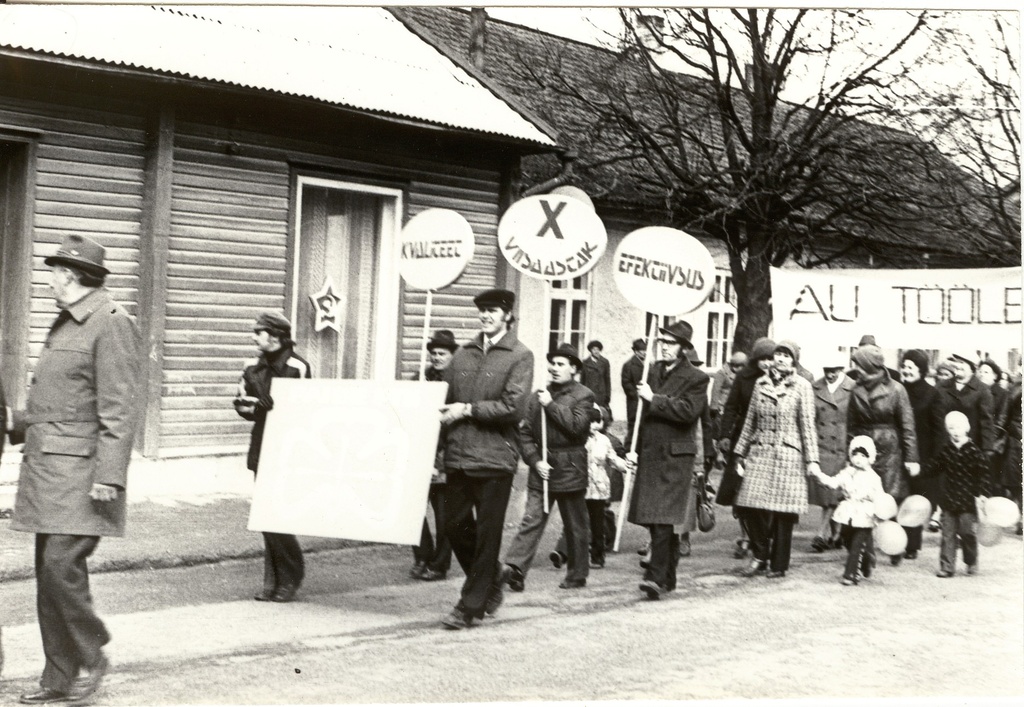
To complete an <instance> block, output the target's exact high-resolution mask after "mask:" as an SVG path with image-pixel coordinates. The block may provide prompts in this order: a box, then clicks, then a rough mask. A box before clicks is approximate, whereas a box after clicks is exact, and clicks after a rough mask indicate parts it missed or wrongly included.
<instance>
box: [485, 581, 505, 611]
mask: <svg viewBox="0 0 1024 707" xmlns="http://www.w3.org/2000/svg"><path fill="white" fill-rule="evenodd" d="M504 601H505V592H504V590H502V588H501V587H495V586H492V587H491V594H490V596H488V597H487V603H486V604H484V613H485V614H487V615H488V616H494V615H495V614H496V613H498V609H499V608H500V607H501V605H502V603H504Z"/></svg>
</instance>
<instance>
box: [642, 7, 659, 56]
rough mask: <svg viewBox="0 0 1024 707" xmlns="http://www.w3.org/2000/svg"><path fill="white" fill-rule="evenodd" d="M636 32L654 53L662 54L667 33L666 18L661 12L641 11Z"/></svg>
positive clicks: (643, 43) (644, 44) (645, 46)
mask: <svg viewBox="0 0 1024 707" xmlns="http://www.w3.org/2000/svg"><path fill="white" fill-rule="evenodd" d="M636 19H637V22H636V34H637V37H638V38H639V39H640V43H641V44H642V45H643V46H644V48H645V49H646V50H647V51H649V52H651V53H652V54H661V53H662V52H664V51H665V49H664V48H663V47H662V46H661V43H662V42H663V41H664V35H665V18H664V16H662V15H660V14H654V13H652V12H644V11H640V12H638V13H637V16H636Z"/></svg>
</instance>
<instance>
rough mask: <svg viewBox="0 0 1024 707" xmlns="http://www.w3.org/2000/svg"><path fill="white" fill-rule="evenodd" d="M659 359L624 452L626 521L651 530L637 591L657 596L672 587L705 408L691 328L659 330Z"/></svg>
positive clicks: (704, 381)
mask: <svg viewBox="0 0 1024 707" xmlns="http://www.w3.org/2000/svg"><path fill="white" fill-rule="evenodd" d="M660 333H661V337H660V338H659V343H660V345H661V358H662V360H661V361H658V362H657V363H655V364H654V365H653V366H651V370H650V373H649V375H648V377H647V381H646V382H645V383H642V384H641V385H640V386H639V389H638V391H637V392H638V394H639V396H640V398H641V399H642V400H643V401H644V402H645V404H644V407H643V412H642V413H641V414H642V417H641V421H640V435H639V437H638V439H637V452H635V453H634V452H631V453H629V454H628V455H627V461H628V462H629V463H630V465H631V466H633V467H635V468H636V486H635V488H634V490H633V495H632V498H631V499H630V505H629V516H628V519H629V522H630V523H635V524H637V525H643V526H646V527H647V529H648V530H649V531H650V533H651V557H650V561H649V563H648V567H647V570H646V574H645V575H644V580H643V581H642V582H641V583H640V590H641V591H642V592H644V594H646V595H647V597H648V598H649V599H660V598H661V596H662V595H663V594H664V593H665V592H669V591H672V590H673V589H675V587H676V566H677V564H678V562H679V536H677V535H676V534H675V530H674V527H673V526H675V525H682V524H683V522H684V521H685V520H686V518H685V516H686V495H687V490H688V489H689V488H690V487H691V485H692V483H693V466H694V464H695V463H697V462H698V460H697V447H698V445H697V423H698V421H699V420H700V419H701V415H702V413H703V412H704V410H705V409H706V407H707V402H708V398H707V395H708V383H709V382H710V378H709V377H708V374H707V373H704V372H703V371H701V370H700V369H698V368H696V367H695V366H694V365H693V364H691V363H690V360H689V358H688V357H687V352H688V351H689V350H690V349H692V348H693V344H692V343H691V338H692V337H693V327H691V326H690V325H689V324H688V323H686V322H684V321H678V322H675V323H674V324H672V325H671V326H669V327H666V328H662V329H660Z"/></svg>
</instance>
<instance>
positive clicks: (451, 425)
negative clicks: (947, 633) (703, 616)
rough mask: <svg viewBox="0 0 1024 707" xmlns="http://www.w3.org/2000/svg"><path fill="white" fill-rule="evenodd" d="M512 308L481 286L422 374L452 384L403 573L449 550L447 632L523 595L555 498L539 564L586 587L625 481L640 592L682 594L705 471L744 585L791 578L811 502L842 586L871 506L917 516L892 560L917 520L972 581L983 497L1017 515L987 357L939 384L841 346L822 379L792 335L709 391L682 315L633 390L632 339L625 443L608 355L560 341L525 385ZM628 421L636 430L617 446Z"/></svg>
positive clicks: (906, 556)
mask: <svg viewBox="0 0 1024 707" xmlns="http://www.w3.org/2000/svg"><path fill="white" fill-rule="evenodd" d="M514 301H515V298H514V294H513V293H512V292H509V291H506V290H489V291H486V292H483V293H481V294H480V295H478V296H477V298H476V300H475V302H476V304H477V307H478V308H479V311H480V321H481V332H480V334H478V335H477V336H476V337H474V338H473V339H472V340H471V341H470V342H468V343H466V344H464V345H462V346H459V345H458V344H457V342H455V340H454V337H453V336H452V334H451V332H448V331H439V332H437V334H436V335H435V336H434V338H433V339H431V341H430V342H429V343H428V344H427V348H428V350H429V352H430V354H431V361H432V364H433V365H432V370H431V371H430V372H429V373H428V376H427V377H428V379H434V380H445V381H447V382H448V383H449V386H450V388H449V392H448V404H447V405H445V407H444V408H443V410H442V423H443V424H442V432H441V439H440V443H439V452H438V459H437V473H436V474H435V477H434V480H433V481H434V484H433V485H432V488H431V496H430V499H431V505H432V506H433V508H434V510H435V514H436V516H435V527H436V530H437V538H436V539H435V538H433V537H432V536H431V533H430V529H429V525H428V523H427V521H426V520H424V530H423V542H422V543H421V545H420V546H419V547H417V548H415V549H414V559H415V564H414V566H413V568H412V570H411V572H410V574H411V576H413V577H415V578H418V579H423V580H426V581H432V580H437V579H443V578H444V577H445V576H446V575H447V570H448V567H449V565H450V551H449V550H448V549H447V548H448V547H451V548H454V550H455V554H456V558H457V560H458V562H459V564H460V565H461V566H462V568H463V570H464V571H465V572H466V581H465V583H464V585H463V589H462V593H461V596H460V599H459V601H458V602H457V604H456V605H455V607H454V608H453V609H452V611H451V613H450V614H449V615H448V616H447V617H446V618H445V619H444V621H443V623H444V625H445V626H446V627H447V628H450V629H461V628H465V627H468V626H471V625H472V624H473V622H474V621H478V620H480V619H481V618H482V617H483V616H485V615H487V614H493V613H494V612H495V611H497V609H498V607H499V606H500V605H501V603H502V601H503V599H504V591H503V590H504V587H505V586H507V587H509V588H510V589H511V590H512V591H523V590H524V589H525V586H526V578H527V575H528V573H529V570H530V567H531V565H532V563H533V561H534V558H535V555H536V552H537V549H538V546H539V543H540V539H541V536H542V534H543V531H544V529H545V527H546V524H547V520H548V517H549V512H550V511H551V510H553V509H552V507H553V506H555V505H557V506H558V510H559V513H560V515H561V518H562V523H563V528H564V531H563V537H562V538H560V539H559V541H558V544H557V546H556V549H555V550H554V551H553V552H552V553H551V554H550V560H551V562H552V563H553V564H554V565H555V567H561V566H562V565H565V566H566V575H565V579H564V580H563V581H562V583H561V584H560V585H559V586H560V588H563V589H575V588H579V587H583V586H585V585H586V582H587V578H588V574H589V570H590V569H598V568H601V567H603V566H604V561H605V560H604V558H605V551H606V550H607V548H608V547H610V546H611V536H612V533H614V521H615V515H614V513H612V512H611V510H610V508H611V503H612V502H613V501H614V500H618V499H619V498H621V494H622V485H623V484H622V480H623V475H627V476H629V478H630V479H631V480H633V489H632V494H630V496H629V499H628V507H626V508H623V509H622V511H621V512H623V513H626V514H627V518H628V520H629V521H630V522H631V523H634V524H638V525H641V526H644V527H646V528H647V529H648V531H649V534H650V542H649V544H648V545H647V547H646V548H644V549H643V550H642V551H641V552H642V553H643V554H645V555H646V556H645V558H644V560H643V561H642V562H641V566H642V567H643V568H644V570H645V573H644V575H643V579H642V581H641V582H640V584H639V588H640V590H641V591H642V592H643V593H644V595H645V596H647V597H648V598H650V599H658V598H660V597H661V596H663V595H664V594H665V593H666V592H670V591H672V590H673V589H675V586H676V570H677V563H678V559H679V557H683V556H686V555H688V554H689V552H690V533H691V532H692V531H694V530H695V529H696V527H697V523H696V518H697V512H698V505H699V499H700V497H701V495H702V494H703V493H704V492H705V491H706V490H707V489H709V488H710V487H709V486H708V485H707V479H708V476H709V475H710V474H711V473H712V472H713V469H715V468H716V467H718V468H722V478H721V481H720V484H719V488H718V491H717V494H716V497H715V500H716V502H717V503H718V504H719V505H721V506H731V507H732V510H733V514H734V515H735V517H736V518H737V519H738V521H739V525H740V528H741V532H742V536H741V537H740V538H739V539H738V540H737V543H736V550H735V556H736V558H737V559H746V560H747V564H746V565H745V566H744V567H742V569H741V570H740V574H741V575H743V576H745V577H754V576H758V575H764V576H766V577H768V578H773V579H777V578H782V577H785V575H786V572H787V571H788V570H789V565H790V556H791V545H792V538H793V528H794V526H795V525H796V523H797V521H798V519H799V517H800V515H801V514H803V513H806V512H807V510H808V507H809V505H816V506H819V507H820V508H821V517H820V519H818V520H816V528H817V532H816V534H815V537H814V539H813V540H812V543H811V548H810V549H811V550H813V551H815V552H828V551H830V550H833V549H837V548H842V547H845V548H846V549H847V551H848V559H847V562H846V567H845V570H844V572H843V575H842V579H841V581H842V583H843V584H845V585H856V584H858V583H859V582H860V581H861V580H862V579H864V578H866V577H870V576H871V574H872V571H873V569H874V567H875V564H876V552H875V548H874V542H873V534H872V529H873V528H874V527H875V526H876V525H877V524H879V523H880V522H882V521H885V520H887V519H888V518H889V517H892V516H891V515H880V513H881V512H880V511H879V510H878V509H879V508H880V507H885V503H884V501H885V499H886V497H888V498H889V499H891V502H894V503H895V504H896V506H898V507H900V508H901V509H902V507H903V506H904V505H906V507H907V509H908V513H907V514H906V515H904V514H903V513H902V512H901V513H900V515H899V516H898V519H899V520H905V519H906V518H911V517H913V516H914V515H920V513H921V512H922V511H921V509H922V503H923V507H924V508H925V510H924V511H923V512H924V516H925V517H922V518H921V519H920V522H916V521H915V522H913V523H909V522H908V523H907V525H906V527H905V528H904V529H903V530H904V533H905V538H906V542H905V545H903V546H901V547H902V548H903V549H901V550H900V551H899V552H894V553H893V554H891V555H890V558H889V559H890V562H891V564H892V565H894V566H895V565H899V564H900V563H901V562H903V561H904V560H914V559H916V558H917V557H918V553H919V551H920V549H921V544H922V534H923V532H924V528H925V527H926V526H927V527H928V528H929V529H931V530H935V531H938V530H940V529H941V531H942V543H941V552H940V558H939V571H938V576H939V577H951V576H953V575H954V574H955V569H956V552H957V548H958V547H960V548H961V549H962V553H963V560H964V563H965V565H966V571H967V573H968V574H975V573H976V572H977V571H978V566H979V564H978V542H977V538H976V535H975V528H976V526H977V523H978V512H977V505H976V504H978V503H984V500H985V498H986V497H988V496H993V495H995V496H1004V497H1007V498H1010V499H1012V500H1013V501H1014V503H1016V505H1017V508H1018V511H1019V508H1020V503H1021V426H1020V420H1021V384H1020V376H1019V374H1018V375H1016V376H1012V377H1011V376H1004V375H1003V373H1002V371H1001V370H1000V368H999V366H998V365H997V364H996V363H995V362H994V361H992V360H990V359H985V360H982V361H977V360H975V358H974V357H973V356H971V355H963V354H953V355H952V356H951V357H950V358H949V359H947V360H945V361H942V362H940V363H939V364H938V366H936V370H935V371H934V372H932V371H931V366H930V364H929V361H930V358H929V356H928V354H927V353H926V352H924V351H922V350H917V349H913V350H908V351H905V352H904V353H903V354H902V356H901V360H900V368H899V370H898V371H896V370H893V369H890V368H887V367H886V366H885V362H884V357H883V353H882V350H881V349H880V348H879V347H878V346H877V345H876V344H875V341H874V338H873V337H871V336H865V337H864V338H863V339H862V340H861V341H860V343H859V345H858V346H857V347H856V348H855V349H853V350H852V352H851V353H850V354H849V355H841V354H839V352H838V349H837V352H836V354H835V358H834V359H833V360H829V361H827V362H825V365H824V366H823V376H822V377H821V378H818V379H815V377H814V376H813V375H812V373H811V372H810V371H808V370H807V369H805V368H804V367H803V366H801V363H800V346H799V345H798V344H797V343H796V342H793V341H779V342H775V341H772V340H771V339H768V338H762V339H759V340H757V341H756V342H755V343H754V345H753V346H752V347H751V350H750V351H749V352H739V351H737V352H735V353H734V354H733V356H732V357H731V358H730V359H729V361H728V363H727V364H726V365H725V366H723V368H722V369H721V370H720V371H717V372H715V374H714V379H713V380H712V379H711V377H709V376H708V374H706V373H704V372H703V371H701V370H700V368H699V367H698V366H699V365H700V364H701V361H700V358H699V356H698V354H697V353H696V351H695V349H694V347H693V344H692V335H693V331H692V328H691V327H690V326H689V324H687V323H686V322H684V321H677V322H675V323H673V324H671V325H670V326H667V327H664V328H662V329H660V332H659V338H658V353H659V360H658V361H656V362H653V363H652V364H651V365H650V366H649V372H648V375H647V378H646V379H644V378H643V371H644V363H645V362H644V357H645V351H646V349H647V346H646V344H647V342H646V341H644V340H642V339H638V340H636V341H634V342H633V352H634V355H633V356H632V357H631V358H630V359H629V360H628V361H627V362H626V363H625V364H624V365H623V366H622V371H621V381H622V386H623V391H624V393H625V394H626V400H627V436H626V440H625V444H622V443H621V442H619V441H618V440H617V439H615V438H614V436H612V435H611V434H610V433H609V432H608V431H607V424H608V422H609V420H610V417H611V413H610V410H609V401H610V393H611V391H610V387H611V385H610V364H609V362H608V361H607V360H606V359H605V358H604V357H603V355H602V351H603V346H602V344H601V342H599V341H592V342H590V344H589V345H588V350H589V356H588V357H587V358H586V359H581V358H580V355H579V352H578V351H577V350H576V349H575V348H574V347H573V346H571V345H568V344H562V345H560V346H558V347H557V348H556V349H554V350H552V351H550V352H548V353H547V361H548V381H547V384H546V386H542V387H537V388H536V389H533V386H532V379H531V376H532V373H531V372H532V368H533V363H532V354H531V352H530V351H529V350H527V349H526V348H525V347H524V346H523V345H522V344H521V343H520V342H519V341H518V340H517V339H516V338H515V335H514V334H513V333H512V331H511V328H510V327H511V325H512V323H513V322H514V315H513V314H512V310H513V307H514ZM929 379H932V380H934V381H935V382H934V384H933V383H932V382H930V381H929ZM637 415H639V416H640V422H639V425H638V426H637V429H638V430H639V435H638V437H637V440H636V444H635V451H628V450H632V449H633V448H634V445H633V440H632V435H633V430H634V425H635V420H636V416H637ZM520 457H521V458H522V460H523V461H524V462H525V463H526V465H527V466H528V467H529V475H528V482H527V494H526V504H525V509H524V512H523V515H522V519H521V521H520V527H519V531H518V533H517V534H516V536H515V538H514V539H513V540H512V543H511V546H510V547H509V548H508V549H507V551H506V552H505V553H504V556H501V527H502V525H503V523H504V519H505V511H506V507H507V504H508V499H509V492H510V489H511V483H512V478H513V476H514V474H515V471H516V467H517V465H518V462H519V459H520ZM616 487H618V488H616ZM711 490H712V491H713V489H711ZM907 499H910V501H909V502H907V503H906V504H904V502H905V501H907ZM925 499H926V500H925ZM911 508H913V509H916V510H914V512H911V511H910V509H911ZM892 515H895V507H894V510H893V513H892ZM1016 531H1017V533H1018V534H1020V532H1021V527H1020V522H1019V516H1018V522H1017V528H1016Z"/></svg>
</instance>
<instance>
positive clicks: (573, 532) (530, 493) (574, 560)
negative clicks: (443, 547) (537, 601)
mask: <svg viewBox="0 0 1024 707" xmlns="http://www.w3.org/2000/svg"><path fill="white" fill-rule="evenodd" d="M581 365H582V363H581V362H580V358H579V354H578V353H577V352H576V347H574V346H570V345H569V344H562V345H561V346H559V347H558V348H557V349H555V350H554V351H551V352H550V353H548V375H549V376H550V382H549V383H548V387H547V388H541V389H540V390H538V391H537V393H536V394H535V395H532V396H530V398H529V399H528V400H527V403H526V414H525V416H524V417H523V424H522V427H521V428H520V431H519V445H520V449H521V450H522V454H523V461H525V462H526V463H527V464H528V465H529V467H530V476H529V480H528V482H527V492H526V509H525V510H524V511H523V518H522V521H521V522H520V525H519V533H518V534H517V535H516V537H515V539H514V540H513V541H512V547H511V548H509V551H508V553H506V555H505V567H504V569H503V573H502V579H503V581H504V582H506V583H507V584H508V585H509V587H510V588H511V589H512V590H513V591H517V592H521V591H523V588H524V585H525V583H526V574H527V573H528V572H529V571H530V565H531V563H532V562H533V556H534V555H535V554H537V546H538V545H539V544H540V539H541V536H542V535H543V534H544V528H545V527H547V524H548V512H547V511H548V510H549V509H545V508H544V483H545V482H547V485H548V498H549V499H550V502H551V503H552V504H554V503H557V504H558V511H559V513H561V514H562V526H563V529H564V531H565V540H566V554H567V556H568V569H567V570H566V574H565V580H564V581H563V582H562V583H561V584H560V585H559V586H560V587H561V588H562V589H576V588H579V587H583V586H586V584H587V575H588V573H589V571H590V564H589V560H588V550H587V548H588V546H589V544H590V521H589V519H588V518H589V517H588V515H587V502H586V500H585V496H586V493H587V471H588V465H587V446H586V445H587V438H588V437H589V436H590V411H591V410H593V409H594V394H593V392H591V390H590V389H589V388H587V387H586V386H584V385H582V384H580V383H577V382H576V380H575V379H574V376H575V375H576V374H577V373H578V372H579V370H580V366H581ZM544 425H547V456H546V457H545V455H544V449H543V439H544V435H543V432H542V429H543V427H544ZM556 557H559V559H560V556H559V555H557V554H556ZM560 565H561V562H560V561H559V562H558V563H557V566H560Z"/></svg>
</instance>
